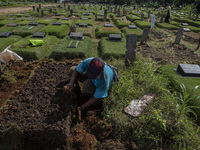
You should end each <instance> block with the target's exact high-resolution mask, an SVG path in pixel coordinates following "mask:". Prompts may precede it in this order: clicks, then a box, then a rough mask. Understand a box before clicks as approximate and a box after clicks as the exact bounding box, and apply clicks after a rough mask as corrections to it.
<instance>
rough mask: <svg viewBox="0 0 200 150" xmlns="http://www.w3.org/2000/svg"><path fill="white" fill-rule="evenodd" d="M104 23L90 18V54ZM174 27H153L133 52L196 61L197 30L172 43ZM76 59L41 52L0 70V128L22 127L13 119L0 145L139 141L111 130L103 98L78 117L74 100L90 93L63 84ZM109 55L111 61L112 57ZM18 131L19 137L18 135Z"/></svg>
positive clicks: (162, 61) (119, 146) (171, 61)
mask: <svg viewBox="0 0 200 150" xmlns="http://www.w3.org/2000/svg"><path fill="white" fill-rule="evenodd" d="M51 6H52V5H51ZM29 9H32V6H30V8H27V7H26V8H25V7H18V8H13V9H10V8H4V9H0V14H6V13H15V12H18V11H26V10H29ZM8 10H9V11H8ZM10 10H12V12H11V11H10ZM109 19H110V20H111V22H109V23H112V24H114V23H113V22H112V19H111V18H109ZM104 23H105V22H101V21H95V22H94V27H93V32H92V35H91V37H92V46H91V54H90V55H91V56H98V48H99V47H98V43H99V41H100V39H97V38H96V37H95V33H94V29H95V28H96V27H98V26H100V25H103V24H104ZM176 32H177V31H176V30H175V31H172V30H166V29H159V28H156V29H151V31H150V34H149V35H150V36H149V38H148V41H147V43H146V44H144V45H140V42H139V41H138V42H137V48H136V55H137V57H145V58H147V59H148V58H150V59H151V60H153V61H155V62H156V63H157V65H158V66H159V65H177V64H179V63H195V64H198V65H200V59H199V50H195V49H196V47H197V44H198V39H199V38H200V34H198V33H195V32H184V35H183V37H182V40H181V44H180V45H174V44H173V42H174V40H175V37H176ZM80 61H81V59H73V60H66V59H65V60H62V61H59V62H56V61H54V60H52V59H46V58H45V59H42V60H39V61H30V62H26V61H19V62H15V61H11V62H9V63H8V64H7V66H6V67H5V69H4V74H3V75H1V76H0V107H1V109H0V115H1V117H0V122H1V124H0V128H1V129H6V128H8V127H9V125H10V124H11V122H12V123H15V124H17V125H18V126H20V128H21V129H22V130H23V133H22V131H21V130H20V129H18V128H17V127H15V126H14V125H13V126H12V127H11V128H14V130H16V131H17V135H12V138H11V139H10V140H11V141H10V143H9V144H8V143H7V144H5V145H3V146H4V148H8V147H12V146H13V145H15V143H21V144H22V145H15V146H16V148H19V149H52V148H55V149H56V148H57V149H67V148H68V149H69V147H70V146H71V147H72V148H74V149H82V150H86V149H96V148H97V147H98V148H99V149H116V150H123V149H137V148H138V147H139V146H138V145H136V144H135V142H136V143H137V141H135V142H134V141H126V142H123V143H122V142H121V141H119V140H116V139H114V138H113V137H112V136H111V134H112V131H113V125H112V124H111V123H110V122H109V121H107V120H105V119H103V118H102V117H101V112H102V111H103V107H102V105H101V104H100V105H99V106H98V107H93V108H90V109H89V110H88V111H87V112H85V113H83V120H82V121H81V122H79V121H78V118H77V115H76V114H77V112H76V106H77V105H81V104H82V103H83V102H84V101H85V100H87V99H88V97H87V96H83V95H81V91H80V90H79V87H78V85H76V87H75V89H74V91H73V94H68V93H64V92H63V90H62V87H63V85H65V84H66V83H67V82H68V81H69V79H70V77H69V76H68V70H69V68H70V67H71V66H73V65H77V64H79V63H80ZM108 61H109V62H111V63H112V61H111V60H108ZM80 85H81V84H80ZM33 100H34V103H33ZM4 108H6V109H5V110H6V111H2V110H3V109H4ZM22 110H23V111H22ZM21 112H23V113H21ZM24 119H26V122H25V121H24ZM70 126H71V127H70ZM70 129H71V131H70ZM8 131H9V129H8ZM22 135H23V139H21V138H19V137H22ZM13 140H14V141H13ZM18 140H22V141H18ZM99 141H100V142H99ZM46 143H48V144H46ZM12 144H13V145H12ZM44 144H45V145H44ZM3 146H2V147H3ZM150 148H151V147H150Z"/></svg>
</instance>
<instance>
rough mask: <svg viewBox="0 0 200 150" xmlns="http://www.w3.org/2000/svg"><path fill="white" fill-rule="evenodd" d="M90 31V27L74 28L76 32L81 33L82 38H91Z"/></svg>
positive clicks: (91, 28)
mask: <svg viewBox="0 0 200 150" xmlns="http://www.w3.org/2000/svg"><path fill="white" fill-rule="evenodd" d="M92 30H93V27H92V26H88V27H77V28H76V32H80V33H83V35H84V36H89V37H91V38H92Z"/></svg>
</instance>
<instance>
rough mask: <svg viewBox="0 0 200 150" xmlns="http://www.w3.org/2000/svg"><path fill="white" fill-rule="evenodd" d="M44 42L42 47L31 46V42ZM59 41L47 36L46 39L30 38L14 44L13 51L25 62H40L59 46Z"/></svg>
mask: <svg viewBox="0 0 200 150" xmlns="http://www.w3.org/2000/svg"><path fill="white" fill-rule="evenodd" d="M37 39H39V40H43V41H44V44H43V45H42V46H36V47H32V46H29V44H30V42H29V40H37ZM58 42H59V39H58V38H56V37H55V36H46V37H45V38H32V36H28V37H26V38H24V39H22V40H20V41H18V42H16V43H14V44H13V46H12V47H11V50H12V51H14V52H16V53H17V54H18V55H19V56H21V57H22V58H23V59H24V60H28V61H31V60H40V59H43V58H44V57H48V56H49V55H50V54H51V52H52V50H53V48H54V47H55V46H57V45H58Z"/></svg>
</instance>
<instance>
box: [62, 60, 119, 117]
mask: <svg viewBox="0 0 200 150" xmlns="http://www.w3.org/2000/svg"><path fill="white" fill-rule="evenodd" d="M113 69H114V70H113ZM115 69H116V68H113V67H112V66H110V65H107V64H106V63H105V62H104V61H103V59H102V58H100V57H92V58H87V59H85V60H83V61H82V62H81V63H80V64H79V65H78V66H77V67H73V68H72V70H73V73H72V77H71V80H70V82H69V84H67V85H65V86H64V90H65V91H67V92H69V91H71V90H72V89H73V87H74V83H75V82H76V81H77V80H78V81H80V79H82V80H83V92H84V93H87V94H92V95H93V96H92V97H91V98H90V99H89V100H88V101H87V102H86V103H84V104H83V105H81V106H80V107H77V110H78V118H79V120H81V112H82V111H83V110H85V109H86V108H88V107H90V106H93V105H95V104H97V103H98V102H99V101H100V100H101V99H102V98H105V97H107V96H108V91H109V89H110V87H111V84H112V83H113V82H114V81H116V78H115V77H118V74H116V73H118V72H117V71H116V70H115Z"/></svg>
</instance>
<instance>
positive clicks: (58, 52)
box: [50, 36, 91, 60]
mask: <svg viewBox="0 0 200 150" xmlns="http://www.w3.org/2000/svg"><path fill="white" fill-rule="evenodd" d="M71 41H79V44H78V46H77V48H68V47H67V46H68V45H69V43H70V42H71ZM90 50H91V38H90V37H87V36H85V37H84V40H73V39H68V37H65V38H64V39H62V41H61V42H60V43H59V45H58V46H57V47H56V48H55V49H54V50H53V52H52V53H51V55H50V58H53V59H55V60H61V59H63V58H67V59H74V58H86V57H90Z"/></svg>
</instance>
